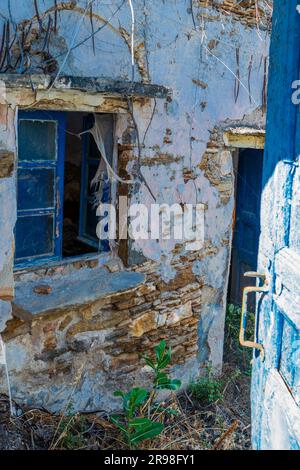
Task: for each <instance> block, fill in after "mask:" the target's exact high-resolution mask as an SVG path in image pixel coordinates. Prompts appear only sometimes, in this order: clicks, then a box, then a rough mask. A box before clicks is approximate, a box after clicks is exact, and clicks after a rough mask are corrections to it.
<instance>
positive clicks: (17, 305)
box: [13, 268, 145, 321]
mask: <svg viewBox="0 0 300 470" xmlns="http://www.w3.org/2000/svg"><path fill="white" fill-rule="evenodd" d="M144 282H145V275H143V274H142V273H136V272H131V271H121V272H109V271H108V270H107V269H105V268H95V269H81V270H79V271H77V272H72V273H68V274H66V275H63V276H60V277H59V278H57V277H50V276H45V277H42V278H41V279H39V280H34V281H32V280H31V281H21V282H17V283H16V288H15V299H14V308H13V314H14V315H15V316H16V317H19V318H21V319H22V320H25V321H30V320H33V319H34V318H36V317H37V316H39V315H44V314H49V313H54V312H60V311H62V310H64V309H67V308H76V307H79V306H83V305H88V304H91V303H93V302H95V301H97V300H99V299H101V298H103V297H107V296H109V295H112V294H115V293H118V292H123V291H126V290H129V289H134V288H136V287H138V286H139V285H140V284H143V283H144ZM38 286H47V290H48V291H49V293H48V294H41V293H36V292H35V291H34V289H35V288H37V287H38Z"/></svg>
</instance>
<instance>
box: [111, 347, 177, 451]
mask: <svg viewBox="0 0 300 470" xmlns="http://www.w3.org/2000/svg"><path fill="white" fill-rule="evenodd" d="M154 352H155V358H154V359H151V358H150V357H148V356H144V357H143V359H144V361H145V362H146V364H147V365H148V366H149V367H150V368H151V369H152V370H153V372H154V378H153V385H152V388H151V389H150V390H146V389H144V388H140V387H135V388H133V389H131V390H130V391H129V392H122V391H121V390H117V391H116V392H115V393H114V396H116V397H120V398H121V399H122V405H123V414H122V415H120V414H114V415H112V416H111V418H110V419H111V421H112V422H113V423H114V424H115V425H116V426H117V427H118V428H119V429H120V430H121V431H122V434H123V436H124V438H125V440H126V442H127V444H128V446H129V447H130V448H133V447H136V446H137V445H138V444H139V443H140V442H141V441H144V440H146V439H151V438H153V437H156V436H158V435H159V434H160V433H161V432H162V431H163V429H164V425H163V423H162V422H161V421H158V420H157V416H156V414H157V413H160V414H164V413H166V414H174V413H175V412H176V411H175V410H172V409H170V408H166V407H164V406H162V405H161V404H160V403H158V402H157V393H158V392H159V391H160V390H174V391H175V390H178V389H179V388H180V386H181V382H180V380H177V379H171V378H170V376H169V374H168V373H167V371H166V368H167V367H168V366H169V365H170V362H171V348H167V345H166V342H165V341H164V340H163V341H161V342H160V343H159V344H158V345H157V346H155V347H154Z"/></svg>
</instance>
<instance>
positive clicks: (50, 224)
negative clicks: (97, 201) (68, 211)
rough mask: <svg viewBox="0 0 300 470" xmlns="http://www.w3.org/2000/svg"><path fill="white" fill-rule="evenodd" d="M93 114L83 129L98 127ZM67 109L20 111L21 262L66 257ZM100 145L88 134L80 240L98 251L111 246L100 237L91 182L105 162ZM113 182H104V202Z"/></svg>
mask: <svg viewBox="0 0 300 470" xmlns="http://www.w3.org/2000/svg"><path fill="white" fill-rule="evenodd" d="M93 119H94V118H93V116H92V115H89V116H87V117H86V118H83V129H84V130H87V129H89V128H91V127H92V126H93V123H94V121H93ZM103 119H104V120H105V121H104V122H105V126H106V127H107V132H106V142H105V146H106V150H107V155H109V158H110V159H112V153H113V120H112V116H110V115H103ZM66 123H67V113H65V112H56V111H53V112H52V111H20V112H19V117H18V177H17V223H16V229H15V239H16V250H15V265H16V266H17V267H26V266H31V265H36V264H41V263H44V262H47V261H56V260H61V259H62V257H63V252H62V250H63V206H64V165H65V152H66V150H67V149H66V145H65V142H66ZM99 157H100V156H99V150H98V148H97V146H96V144H95V141H94V139H93V137H92V136H91V135H90V134H84V138H83V145H82V171H81V194H80V215H79V224H78V225H79V227H78V237H77V238H78V240H79V241H81V242H83V243H85V244H86V245H89V246H91V247H92V248H93V249H94V250H95V249H97V250H98V251H100V252H101V251H105V252H107V251H109V244H108V242H107V241H102V242H100V243H99V240H98V238H97V236H96V226H97V223H98V217H97V216H96V208H95V207H94V205H93V198H94V194H93V188H92V187H91V181H92V179H93V178H94V176H95V174H96V172H97V169H98V166H99V161H100V159H99ZM109 200H110V184H109V181H108V180H107V181H106V182H105V184H104V188H103V195H102V199H101V202H109Z"/></svg>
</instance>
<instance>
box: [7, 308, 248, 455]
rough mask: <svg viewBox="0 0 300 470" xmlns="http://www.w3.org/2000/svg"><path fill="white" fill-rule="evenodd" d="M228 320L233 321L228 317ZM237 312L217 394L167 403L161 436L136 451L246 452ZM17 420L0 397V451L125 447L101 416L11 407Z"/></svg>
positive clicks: (243, 360)
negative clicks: (207, 398) (213, 397)
mask: <svg viewBox="0 0 300 470" xmlns="http://www.w3.org/2000/svg"><path fill="white" fill-rule="evenodd" d="M232 316H233V317H234V318H233V317H232ZM238 316H239V312H238V311H237V312H234V313H233V314H232V312H231V315H229V316H228V317H227V322H226V323H227V324H226V335H225V339H226V341H225V351H224V360H225V362H224V367H223V375H222V377H220V378H218V379H217V381H218V384H220V390H221V394H220V397H218V399H216V401H214V402H213V403H211V404H205V403H203V402H201V401H199V400H198V399H196V398H195V397H194V395H193V393H192V392H191V391H190V390H188V391H186V392H184V393H181V394H179V395H178V396H176V395H175V394H174V396H173V397H172V398H171V399H170V402H169V403H168V406H169V407H170V408H172V409H173V410H175V411H176V415H161V416H158V417H157V419H160V420H161V421H163V422H164V426H165V428H164V431H163V433H162V434H161V435H160V436H158V437H156V438H155V439H153V440H148V441H144V442H143V443H142V444H140V445H139V448H140V449H157V450H201V449H220V450H221V449H228V450H229V449H236V450H243V449H250V448H251V440H250V435H251V422H250V372H249V371H250V367H249V359H250V357H249V354H246V355H245V353H244V352H243V351H241V349H240V348H239V347H238V345H237V341H236V329H237V327H236V324H237V320H238ZM16 411H17V414H18V417H14V418H11V417H10V411H9V402H8V399H7V397H5V396H0V449H2V450H14V449H25V450H26V449H27V450H40V449H49V450H52V449H87V450H88V449H98V450H99V449H102V450H111V449H126V444H125V443H124V442H123V438H122V435H121V434H120V432H119V431H118V430H117V429H116V428H115V426H114V425H113V424H112V423H111V422H110V420H109V416H107V415H105V414H103V413H101V414H74V413H72V412H71V410H68V412H66V413H65V414H64V415H61V416H58V415H53V414H50V413H48V412H47V411H45V410H40V409H39V410H37V409H35V410H30V409H26V408H22V409H21V408H20V407H17V406H16Z"/></svg>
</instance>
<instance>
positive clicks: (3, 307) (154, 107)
mask: <svg viewBox="0 0 300 470" xmlns="http://www.w3.org/2000/svg"><path fill="white" fill-rule="evenodd" d="M27 3H28V4H27V5H26V6H24V8H23V10H22V9H20V12H19V17H18V21H19V20H20V21H21V22H22V21H23V22H22V23H21V24H22V27H26V25H27V27H28V25H29V24H30V23H28V18H31V17H32V16H34V14H35V12H34V8H33V7H32V5H31V3H30V2H27ZM45 3H46V6H45V8H48V7H49V8H51V5H52V3H51V2H45ZM71 3H72V4H73V7H72V8H71V4H70V5H69V7H68V8H67V6H68V4H65V7H66V8H65V9H64V8H63V4H62V6H61V12H60V22H59V24H57V32H56V35H53V39H52V43H51V44H50V46H51V47H50V50H51V51H52V53H53V55H54V53H56V55H58V52H59V51H60V53H65V52H66V44H69V45H70V44H71V41H72V38H71V31H72V28H71V26H75V25H76V24H77V23H76V20H78V15H79V14H82V11H81V13H80V11H78V8H81V10H82V8H83V7H82V5H81V3H82V2H77V4H76V5H77V6H76V5H75V4H74V2H71ZM75 3H76V2H75ZM98 3H99V5H98ZM100 3H101V2H95V7H94V10H93V19H94V27H95V28H96V25H98V23H99V24H100V25H103V24H104V23H105V21H104V23H103V17H105V16H106V17H107V18H110V17H111V12H110V9H109V8H107V7H103V6H102V4H101V5H100ZM187 3H189V2H185V1H184V0H182V1H180V2H176V7H175V4H174V3H173V2H163V1H160V0H155V1H154V2H144V1H143V0H139V1H137V2H136V13H137V24H138V25H139V26H138V28H137V34H136V42H135V45H136V48H135V60H136V70H135V80H136V81H140V82H143V83H152V84H157V85H164V86H166V87H168V88H169V90H170V93H169V96H168V98H167V99H165V98H162V99H139V100H135V101H134V105H133V114H134V120H133V119H132V110H130V109H128V102H127V97H126V96H125V98H124V97H123V99H122V98H120V97H116V96H113V97H112V96H104V95H103V94H100V93H93V90H89V91H88V92H87V93H85V92H79V91H78V92H76V91H74V90H71V89H70V88H69V89H68V84H64V85H61V84H60V85H59V87H57V88H56V87H53V88H51V90H50V91H47V90H46V91H45V89H43V87H42V86H36V87H33V90H31V89H30V90H29V91H28V90H27V91H26V93H25V92H24V90H21V88H20V89H17V90H16V89H15V90H13V91H11V92H9V97H8V101H9V106H6V105H3V111H2V113H1V116H2V117H1V122H0V125H1V128H0V152H1V149H2V150H3V152H4V153H3V158H1V162H2V163H0V220H1V228H0V234H1V237H0V240H1V242H0V243H1V244H0V289H2V291H1V290H0V298H2V299H5V300H3V301H0V325H1V326H2V328H1V329H2V330H4V332H3V338H4V340H5V341H6V344H7V356H8V366H9V370H10V375H11V382H12V392H13V397H14V398H15V399H17V400H18V401H19V402H24V401H26V402H27V403H28V404H31V405H33V406H45V407H48V408H49V409H52V410H54V411H57V410H59V409H61V408H62V407H63V406H64V404H66V402H67V401H68V400H70V399H71V401H72V402H73V404H74V407H75V409H89V410H92V409H99V408H101V409H111V408H113V407H114V404H115V403H114V401H113V398H112V392H113V391H114V390H115V389H117V388H124V389H126V388H127V387H128V386H130V385H133V384H135V385H138V384H144V383H145V381H146V382H147V380H149V370H148V369H147V368H146V367H144V366H143V363H142V361H141V359H140V355H141V354H146V353H149V351H150V350H151V349H152V348H153V345H155V344H157V343H158V342H159V340H160V339H161V338H166V339H167V341H168V343H170V344H171V346H172V349H173V366H172V373H173V374H174V375H176V376H177V377H181V378H182V379H183V382H184V384H186V383H188V382H189V380H190V379H191V378H192V377H194V376H197V375H198V374H199V373H201V371H202V370H203V368H204V367H205V365H206V364H207V363H208V362H211V363H212V365H213V368H214V370H215V371H216V372H220V370H221V366H222V348H223V330H224V318H225V307H226V294H227V283H228V273H229V262H230V253H231V239H232V217H233V208H234V177H233V168H232V151H233V148H232V147H230V145H228V144H227V145H226V144H225V142H224V136H223V135H224V132H226V131H227V130H228V129H229V128H235V129H237V128H247V129H254V131H255V132H257V133H259V132H261V130H262V128H263V126H264V105H265V88H266V64H267V55H268V40H269V32H268V29H266V28H264V29H263V30H262V31H258V30H257V23H256V20H255V21H252V22H249V21H248V20H247V21H245V22H241V21H240V19H241V18H240V17H239V16H238V15H237V14H234V15H229V14H228V11H225V10H224V8H217V5H216V4H217V3H220V2H213V3H214V4H213V5H207V2H205V3H206V4H205V5H204V4H203V2H199V1H195V2H193V4H192V5H193V10H191V8H190V5H187ZM223 3H224V5H225V4H226V5H227V4H228V2H223ZM243 3H244V2H243ZM224 5H223V7H224ZM226 5H225V6H226ZM112 6H117V2H115V1H112ZM227 6H228V5H227ZM77 7H78V8H77ZM83 11H84V8H83ZM239 11H240V10H239ZM0 12H1V13H3V14H7V12H6V9H5V7H2V6H1V7H0ZM250 14H251V9H249V8H247V9H246V15H247V18H248V17H249V15H250ZM43 18H44V16H43ZM45 18H47V15H46V16H45ZM101 18H102V19H101ZM161 18H164V22H162V21H161ZM26 21H27V23H26ZM243 23H244V24H243ZM66 25H68V27H66ZM84 25H85V26H86V29H85V30H84V31H85V32H86V30H87V29H88V28H89V27H90V18H87V19H86V20H85V21H84ZM130 27H131V23H130V11H129V10H128V9H126V8H125V7H124V8H123V9H121V11H119V12H118V14H116V15H115V17H114V18H112V19H111V20H109V25H108V27H107V28H103V30H101V33H99V36H96V37H95V51H97V52H96V58H95V55H94V52H93V44H92V41H85V42H83V43H82V45H81V46H79V47H77V48H76V49H75V50H72V51H71V53H70V55H69V58H68V60H67V62H66V64H65V66H64V73H65V74H69V75H71V76H81V77H84V76H87V77H90V76H92V75H96V76H101V75H106V76H110V77H113V78H114V79H120V78H122V79H123V80H130V79H131V65H130V54H129V48H128V45H129V46H130V42H128V41H129V38H130V34H129V33H128V31H130ZM84 31H83V30H82V32H81V36H80V38H81V39H83V38H82V36H83V35H84ZM30 37H31V36H30ZM80 38H79V39H78V41H80ZM40 43H43V42H41V40H40V39H39V42H38V40H37V39H36V47H38V44H40ZM28 47H29V45H28ZM99 51H100V52H101V60H99V57H100V52H99ZM15 53H16V54H17V53H18V50H17V49H16V50H15ZM28 53H29V52H28ZM40 58H41V55H36V56H35V60H40ZM104 59H105V60H104ZM43 60H44V59H43ZM57 61H58V66H59V65H61V64H62V61H61V59H60V58H58V59H57ZM52 65H53V64H52ZM47 72H49V70H47ZM45 82H46V79H45ZM44 85H45V84H44ZM44 85H43V86H44ZM20 103H21V105H22V106H30V104H31V103H34V107H39V108H41V109H43V108H47V109H66V110H72V111H95V112H114V113H115V114H117V115H118V119H117V137H118V145H119V172H120V175H121V176H126V175H129V174H131V173H132V168H133V163H134V161H136V160H139V161H140V163H141V170H142V173H143V175H144V178H145V179H146V181H147V184H148V186H149V187H150V189H151V192H152V193H153V194H154V196H155V198H156V202H158V203H160V204H162V203H169V204H173V203H179V204H184V203H195V202H201V203H203V204H205V205H206V211H205V243H204V247H203V248H202V249H201V250H197V251H189V250H187V249H186V245H185V244H184V243H182V244H179V243H177V242H176V241H175V240H170V241H167V242H163V241H162V242H159V243H158V242H157V241H156V240H148V241H141V240H136V241H135V242H130V243H128V242H126V243H121V244H120V246H119V253H118V255H119V258H120V259H118V262H116V261H115V259H113V260H112V261H111V264H110V263H108V264H107V267H106V268H105V269H107V272H108V273H109V272H110V270H115V269H116V270H120V269H121V270H123V271H124V272H127V271H138V272H142V273H144V274H145V276H146V280H145V282H144V283H142V284H141V285H139V286H137V287H136V288H133V289H130V290H128V291H125V292H124V291H123V292H119V293H115V294H113V295H109V296H104V297H103V296H102V297H101V298H100V299H99V300H97V301H95V302H93V303H91V304H90V305H88V306H87V305H84V306H77V307H76V308H68V307H66V308H64V309H59V310H58V311H52V312H48V313H47V314H41V315H36V316H34V318H32V317H30V315H29V317H26V318H25V316H24V315H22V312H21V313H20V312H15V317H14V318H13V319H9V318H10V310H11V307H10V303H9V302H8V301H9V300H11V297H12V295H13V290H14V277H13V229H14V224H15V219H16V207H15V206H16V196H15V175H14V173H13V174H11V171H12V168H11V167H12V163H11V158H10V157H9V155H11V154H9V153H7V152H13V155H15V153H16V150H15V148H16V138H15V136H16V132H15V131H16V129H15V119H16V114H15V113H14V111H15V110H16V106H18V105H19V104H20ZM134 121H135V122H134ZM137 133H138V136H137ZM137 137H139V139H137ZM138 141H139V142H140V144H141V145H140V148H139V146H138ZM5 155H6V156H5ZM0 156H1V153H0ZM5 161H6V162H7V163H5ZM118 192H119V194H126V193H128V196H129V198H130V200H131V201H132V202H142V203H143V204H146V205H147V206H150V205H151V203H152V202H153V198H152V196H151V194H150V193H149V189H148V188H147V185H145V184H144V183H143V182H142V183H140V184H138V185H136V186H135V187H134V188H133V189H132V190H128V188H124V187H123V186H120V187H119V188H118ZM2 221H3V223H2ZM121 260H122V261H123V265H122V262H121ZM98 262H100V261H98V260H97V259H96V261H95V260H93V261H90V262H87V261H82V262H80V261H79V262H76V263H74V265H72V268H70V267H69V266H66V265H62V266H58V267H48V268H40V269H36V270H35V271H30V272H29V273H24V272H23V273H15V280H16V282H17V287H16V288H17V289H18V283H22V281H24V282H25V281H26V279H33V280H36V281H37V283H41V281H44V280H45V277H49V276H50V277H52V278H53V282H55V278H56V276H58V277H59V276H60V275H62V274H63V273H64V271H66V270H68V269H72V270H76V269H78V271H80V270H81V269H91V270H93V269H95V268H96V267H97V265H98ZM70 264H72V263H70ZM124 265H125V267H124ZM45 302H47V296H45ZM23 313H24V312H23ZM19 317H20V318H21V319H20V318H19ZM5 323H6V327H5ZM1 384H2V385H1V390H2V391H5V389H6V386H5V381H4V380H3V381H2V382H1Z"/></svg>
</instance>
